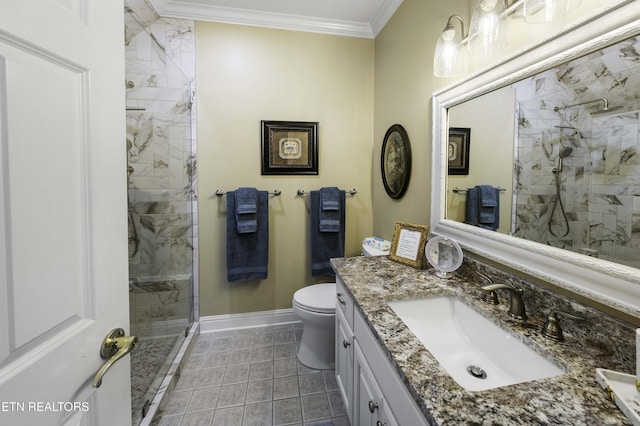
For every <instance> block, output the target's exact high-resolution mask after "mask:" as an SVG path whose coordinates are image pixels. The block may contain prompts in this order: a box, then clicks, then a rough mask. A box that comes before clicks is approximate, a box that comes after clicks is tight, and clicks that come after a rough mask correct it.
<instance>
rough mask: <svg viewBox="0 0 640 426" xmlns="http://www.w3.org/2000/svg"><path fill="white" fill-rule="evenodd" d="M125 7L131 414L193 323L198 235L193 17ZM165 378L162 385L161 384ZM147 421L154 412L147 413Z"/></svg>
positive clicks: (152, 390)
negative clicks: (132, 341)
mask: <svg viewBox="0 0 640 426" xmlns="http://www.w3.org/2000/svg"><path fill="white" fill-rule="evenodd" d="M131 3H132V4H131V5H130V4H126V5H125V14H124V15H125V16H124V19H125V53H126V60H125V78H126V81H125V82H124V85H125V88H126V93H127V112H126V129H127V135H126V138H127V140H126V149H127V153H126V154H127V174H128V179H127V182H128V188H127V194H128V219H129V237H128V242H129V306H130V329H131V333H132V334H134V335H136V336H138V338H139V341H138V345H137V347H136V349H135V350H134V351H132V353H131V383H132V390H131V396H132V418H133V424H134V425H138V424H140V422H141V421H142V419H143V418H145V416H147V414H148V413H149V411H150V409H155V408H157V404H158V396H159V395H160V394H161V393H159V392H158V391H159V390H160V388H161V385H163V383H164V384H166V379H167V374H168V373H169V370H170V367H171V366H172V365H173V364H174V363H175V362H176V355H177V354H178V353H179V352H183V351H181V348H182V347H183V343H184V342H185V339H186V337H187V336H188V335H189V333H191V332H192V331H193V327H192V325H193V324H194V318H196V316H197V312H195V309H196V304H195V303H194V302H195V300H194V298H195V290H194V289H195V286H196V285H197V276H196V274H195V271H196V270H197V268H196V266H197V265H196V259H197V256H196V255H197V247H196V245H197V240H196V238H194V234H193V232H194V227H195V226H196V216H195V212H196V208H195V202H196V199H195V137H194V130H193V129H194V127H195V126H194V124H195V122H194V120H195V118H194V117H195V114H194V108H193V106H194V105H193V97H194V87H193V72H194V65H193V61H192V58H193V57H194V56H193V54H192V51H193V31H192V28H193V23H192V21H191V22H190V21H183V20H170V19H162V18H158V17H157V16H155V15H154V14H153V13H152V11H150V10H148V9H147V10H141V9H140V7H143V6H144V5H145V4H146V3H144V2H139V3H140V5H134V4H133V3H135V2H133V1H132V2H131ZM164 390H165V389H164V386H163V390H162V391H164ZM144 420H145V422H146V421H148V420H149V417H146V418H145V419H144Z"/></svg>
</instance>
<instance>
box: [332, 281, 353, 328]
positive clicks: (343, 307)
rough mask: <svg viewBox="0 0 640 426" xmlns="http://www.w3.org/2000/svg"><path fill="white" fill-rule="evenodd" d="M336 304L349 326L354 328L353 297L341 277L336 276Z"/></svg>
mask: <svg viewBox="0 0 640 426" xmlns="http://www.w3.org/2000/svg"><path fill="white" fill-rule="evenodd" d="M336 306H337V308H338V309H340V311H342V315H343V316H344V318H345V319H346V320H347V324H349V328H351V329H352V330H353V299H352V298H351V295H350V293H349V292H348V291H347V289H346V288H345V286H344V283H343V282H342V280H341V279H340V277H336Z"/></svg>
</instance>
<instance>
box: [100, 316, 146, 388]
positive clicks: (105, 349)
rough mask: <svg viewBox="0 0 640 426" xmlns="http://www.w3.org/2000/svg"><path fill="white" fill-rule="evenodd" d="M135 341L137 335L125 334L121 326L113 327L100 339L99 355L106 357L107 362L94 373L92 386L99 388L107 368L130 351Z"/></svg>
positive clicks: (136, 340) (136, 341)
mask: <svg viewBox="0 0 640 426" xmlns="http://www.w3.org/2000/svg"><path fill="white" fill-rule="evenodd" d="M137 343H138V337H136V336H125V335H124V330H123V329H122V328H114V329H113V330H111V331H110V332H109V333H108V334H107V336H106V337H105V338H104V340H103V341H102V346H101V347H100V356H101V357H102V358H103V359H106V360H107V362H105V363H104V365H103V366H102V367H100V370H98V372H97V373H96V377H95V378H94V379H93V384H92V386H93V387H94V388H99V387H100V385H101V384H102V377H103V376H104V375H105V373H106V372H107V370H109V368H111V366H112V365H113V364H114V363H115V362H116V361H118V360H120V359H121V358H123V357H124V356H125V355H126V354H128V353H129V352H131V351H132V350H133V348H135V346H136V344H137Z"/></svg>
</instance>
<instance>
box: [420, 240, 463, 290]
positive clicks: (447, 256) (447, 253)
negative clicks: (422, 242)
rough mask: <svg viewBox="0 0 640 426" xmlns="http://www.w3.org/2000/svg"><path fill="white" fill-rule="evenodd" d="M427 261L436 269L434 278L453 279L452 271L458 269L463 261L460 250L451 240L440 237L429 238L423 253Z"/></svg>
mask: <svg viewBox="0 0 640 426" xmlns="http://www.w3.org/2000/svg"><path fill="white" fill-rule="evenodd" d="M424 254H425V256H426V257H427V260H428V261H429V263H430V264H431V266H433V267H434V268H435V269H436V276H438V277H440V278H444V279H450V278H453V273H452V272H454V271H456V270H458V268H460V265H462V260H463V253H462V248H460V245H459V244H458V243H457V242H455V241H454V240H452V239H451V238H447V237H443V236H441V235H438V236H435V237H431V238H430V239H429V241H428V242H427V245H426V246H425V251H424Z"/></svg>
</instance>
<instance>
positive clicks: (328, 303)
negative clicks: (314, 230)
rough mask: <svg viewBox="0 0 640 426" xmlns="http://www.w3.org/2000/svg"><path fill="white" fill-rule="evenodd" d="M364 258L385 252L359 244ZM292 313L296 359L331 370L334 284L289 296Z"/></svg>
mask: <svg viewBox="0 0 640 426" xmlns="http://www.w3.org/2000/svg"><path fill="white" fill-rule="evenodd" d="M362 253H363V254H364V255H365V256H384V255H387V254H389V251H388V250H386V251H384V250H378V249H375V248H373V247H368V246H366V245H365V244H363V245H362ZM291 304H292V307H293V313H295V314H296V315H297V316H298V318H300V321H302V326H303V328H302V339H301V340H300V346H299V348H298V359H299V360H300V362H301V363H303V364H304V365H306V366H307V367H309V368H314V369H316V370H332V369H333V368H334V365H335V334H336V330H335V322H336V283H326V284H313V285H310V286H307V287H304V288H301V289H300V290H298V291H296V292H295V293H294V294H293V301H292V303H291Z"/></svg>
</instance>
